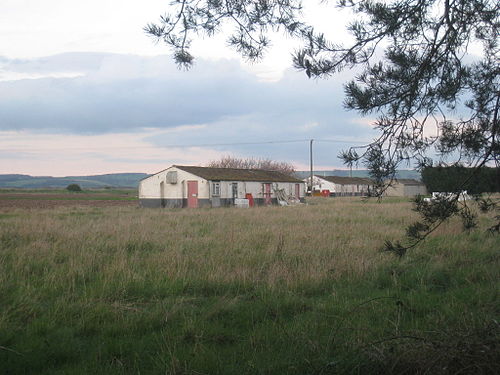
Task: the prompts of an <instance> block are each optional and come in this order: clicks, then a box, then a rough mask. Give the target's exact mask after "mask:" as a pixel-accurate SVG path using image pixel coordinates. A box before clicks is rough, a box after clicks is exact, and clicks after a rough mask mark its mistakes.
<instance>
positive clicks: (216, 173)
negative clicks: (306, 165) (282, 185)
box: [174, 165, 303, 183]
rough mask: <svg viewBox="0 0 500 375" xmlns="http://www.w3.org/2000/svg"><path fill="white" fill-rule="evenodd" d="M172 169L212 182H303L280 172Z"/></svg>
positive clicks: (198, 168) (179, 166)
mask: <svg viewBox="0 0 500 375" xmlns="http://www.w3.org/2000/svg"><path fill="white" fill-rule="evenodd" d="M174 167H176V168H179V169H182V170H183V171H186V172H189V173H192V174H194V175H196V176H199V177H202V178H204V179H205V180H212V181H258V182H296V183H302V182H303V181H302V180H299V179H297V178H295V177H292V176H289V175H286V174H284V173H281V172H276V171H265V170H262V169H236V168H209V167H191V166H185V165H174Z"/></svg>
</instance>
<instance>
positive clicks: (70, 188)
mask: <svg viewBox="0 0 500 375" xmlns="http://www.w3.org/2000/svg"><path fill="white" fill-rule="evenodd" d="M66 190H68V191H82V188H81V187H80V185H78V184H69V185H68V186H66Z"/></svg>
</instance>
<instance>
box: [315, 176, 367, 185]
mask: <svg viewBox="0 0 500 375" xmlns="http://www.w3.org/2000/svg"><path fill="white" fill-rule="evenodd" d="M315 177H318V178H322V179H323V180H326V181H328V182H333V183H334V184H339V185H373V182H372V181H371V180H370V179H368V178H361V177H342V176H318V175H315Z"/></svg>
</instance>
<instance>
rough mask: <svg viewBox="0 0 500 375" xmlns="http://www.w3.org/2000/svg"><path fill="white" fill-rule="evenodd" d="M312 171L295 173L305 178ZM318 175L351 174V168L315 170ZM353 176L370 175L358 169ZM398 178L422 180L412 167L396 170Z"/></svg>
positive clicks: (365, 170)
mask: <svg viewBox="0 0 500 375" xmlns="http://www.w3.org/2000/svg"><path fill="white" fill-rule="evenodd" d="M310 173H311V172H310V171H297V172H295V174H296V175H297V177H298V178H301V179H304V178H307V177H309V174H310ZM313 173H314V174H315V175H318V176H344V177H348V176H350V171H349V170H344V169H333V170H331V171H313ZM352 177H369V174H368V170H367V169H356V170H353V171H352ZM396 178H413V179H415V180H421V176H420V172H418V171H415V170H410V169H401V170H398V171H397V172H396Z"/></svg>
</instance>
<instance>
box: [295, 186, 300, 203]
mask: <svg viewBox="0 0 500 375" xmlns="http://www.w3.org/2000/svg"><path fill="white" fill-rule="evenodd" d="M295 198H297V200H300V184H295Z"/></svg>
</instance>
